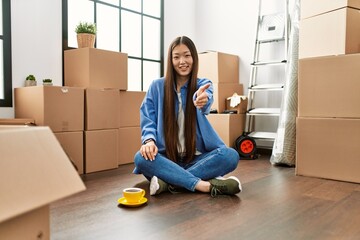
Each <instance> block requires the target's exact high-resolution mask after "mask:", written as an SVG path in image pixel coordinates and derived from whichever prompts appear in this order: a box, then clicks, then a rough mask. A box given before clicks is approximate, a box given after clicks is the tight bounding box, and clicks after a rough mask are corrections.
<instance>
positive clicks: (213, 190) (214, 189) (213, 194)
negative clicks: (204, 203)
mask: <svg viewBox="0 0 360 240" xmlns="http://www.w3.org/2000/svg"><path fill="white" fill-rule="evenodd" d="M218 187H220V188H222V187H226V186H225V185H223V186H216V187H215V186H213V185H212V186H211V190H210V195H211V197H216V196H217V195H222V194H223V192H222V191H221V189H219V188H218Z"/></svg>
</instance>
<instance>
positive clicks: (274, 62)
mask: <svg viewBox="0 0 360 240" xmlns="http://www.w3.org/2000/svg"><path fill="white" fill-rule="evenodd" d="M285 63H287V60H281V61H269V62H253V63H251V65H252V66H266V65H279V64H285Z"/></svg>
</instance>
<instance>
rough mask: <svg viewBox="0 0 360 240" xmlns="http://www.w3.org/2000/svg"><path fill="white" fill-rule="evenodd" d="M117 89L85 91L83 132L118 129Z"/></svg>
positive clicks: (91, 89)
mask: <svg viewBox="0 0 360 240" xmlns="http://www.w3.org/2000/svg"><path fill="white" fill-rule="evenodd" d="M119 99H120V94H119V90H118V89H93V88H88V89H86V91H85V130H97V129H112V128H119Z"/></svg>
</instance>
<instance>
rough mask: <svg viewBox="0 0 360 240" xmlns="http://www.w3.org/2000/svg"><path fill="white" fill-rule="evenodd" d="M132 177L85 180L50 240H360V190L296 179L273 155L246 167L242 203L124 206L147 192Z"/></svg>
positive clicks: (60, 209) (55, 221)
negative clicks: (127, 196)
mask: <svg viewBox="0 0 360 240" xmlns="http://www.w3.org/2000/svg"><path fill="white" fill-rule="evenodd" d="M132 169H133V166H132V164H129V165H125V166H121V167H120V168H119V169H116V170H111V171H105V172H101V173H93V174H88V175H86V176H84V181H85V184H86V186H87V190H86V191H85V192H82V193H79V194H77V195H74V196H72V197H69V198H66V199H64V200H61V201H58V202H56V203H54V204H52V205H51V214H50V220H51V235H52V238H51V239H53V240H60V239H64V240H80V239H86V240H92V239H94V240H95V239H96V240H107V239H111V240H112V239H143V240H148V239H157V240H162V239H164V240H165V239H166V240H170V239H187V240H188V239H220V240H223V239H231V240H233V239H245V240H251V239H256V240H258V239H266V240H271V239H276V240H282V239H286V240H287V239H290V240H296V239H306V240H308V239H360V184H353V183H345V182H338V181H331V180H324V179H317V178H308V177H301V176H295V170H294V168H288V167H275V166H272V165H271V164H270V162H269V156H268V155H267V156H262V157H261V158H260V159H257V160H241V161H240V163H239V166H238V168H237V169H236V170H235V171H234V172H233V173H232V174H231V175H235V176H237V177H239V178H240V180H241V182H242V186H243V192H241V193H240V194H238V195H236V196H221V197H217V198H211V197H210V196H209V195H208V194H203V193H178V194H171V193H164V194H160V195H158V196H149V195H148V193H147V195H146V197H147V198H148V202H147V203H146V204H145V205H143V206H141V207H139V208H127V207H122V206H118V204H117V199H118V198H120V197H121V196H122V194H121V191H122V189H124V188H126V187H131V186H140V187H143V188H144V189H145V190H146V191H148V185H149V184H148V182H147V181H145V182H144V180H145V178H143V177H142V176H141V175H134V174H132V173H131V171H132Z"/></svg>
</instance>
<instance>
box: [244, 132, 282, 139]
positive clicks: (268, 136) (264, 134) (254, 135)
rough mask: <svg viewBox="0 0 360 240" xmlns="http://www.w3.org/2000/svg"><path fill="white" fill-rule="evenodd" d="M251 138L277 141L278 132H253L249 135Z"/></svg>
mask: <svg viewBox="0 0 360 240" xmlns="http://www.w3.org/2000/svg"><path fill="white" fill-rule="evenodd" d="M248 136H249V137H252V138H258V139H268V140H270V139H275V138H276V132H251V133H249V134H248Z"/></svg>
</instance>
